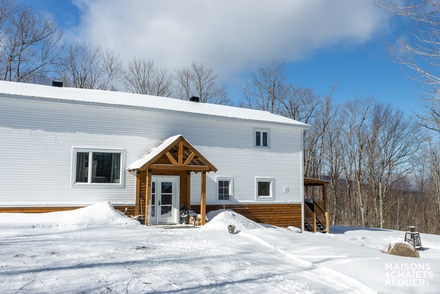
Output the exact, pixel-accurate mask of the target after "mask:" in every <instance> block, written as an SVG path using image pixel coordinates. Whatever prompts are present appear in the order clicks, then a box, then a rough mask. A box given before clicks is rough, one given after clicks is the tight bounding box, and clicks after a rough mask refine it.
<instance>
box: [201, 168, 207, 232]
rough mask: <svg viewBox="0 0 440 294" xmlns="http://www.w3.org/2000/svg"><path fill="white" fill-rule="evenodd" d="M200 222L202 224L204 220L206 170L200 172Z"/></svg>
mask: <svg viewBox="0 0 440 294" xmlns="http://www.w3.org/2000/svg"><path fill="white" fill-rule="evenodd" d="M200 217H201V218H202V219H201V220H200V224H201V225H202V226H203V225H205V222H206V172H202V195H200Z"/></svg>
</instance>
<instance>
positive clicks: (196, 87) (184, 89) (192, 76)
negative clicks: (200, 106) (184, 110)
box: [174, 62, 229, 104]
mask: <svg viewBox="0 0 440 294" xmlns="http://www.w3.org/2000/svg"><path fill="white" fill-rule="evenodd" d="M217 77H218V76H217V75H216V74H214V71H213V70H212V69H211V68H207V67H206V65H204V64H201V63H196V62H193V63H192V64H191V66H189V67H187V68H177V69H176V70H175V75H174V79H175V81H176V83H177V86H176V95H177V98H180V99H183V100H188V99H190V98H191V97H192V96H197V97H199V98H200V102H205V103H213V104H229V98H228V97H227V94H226V91H225V88H224V87H223V86H219V85H218V83H217Z"/></svg>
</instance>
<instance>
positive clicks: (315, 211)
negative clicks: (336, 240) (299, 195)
mask: <svg viewBox="0 0 440 294" xmlns="http://www.w3.org/2000/svg"><path fill="white" fill-rule="evenodd" d="M304 214H305V215H304V229H305V230H307V231H309V232H315V233H316V232H319V233H328V232H329V226H328V213H327V212H326V211H325V210H324V209H323V208H322V207H321V206H320V205H319V204H318V203H317V202H316V201H314V200H313V199H311V201H310V202H308V201H305V202H304Z"/></svg>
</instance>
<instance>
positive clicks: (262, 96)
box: [241, 59, 297, 116]
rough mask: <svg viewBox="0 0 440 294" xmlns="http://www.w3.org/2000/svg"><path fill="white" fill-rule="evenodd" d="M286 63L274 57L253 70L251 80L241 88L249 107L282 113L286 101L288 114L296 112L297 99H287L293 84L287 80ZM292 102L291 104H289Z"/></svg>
mask: <svg viewBox="0 0 440 294" xmlns="http://www.w3.org/2000/svg"><path fill="white" fill-rule="evenodd" d="M285 70H286V63H285V62H284V61H281V60H278V59H272V60H269V61H268V62H266V63H264V64H262V65H261V66H260V67H259V68H258V69H257V70H255V71H251V80H250V81H249V83H247V84H246V85H245V86H244V87H242V88H241V92H242V93H243V96H244V98H245V99H246V101H247V104H248V107H250V108H255V109H260V110H265V111H269V112H272V113H280V111H281V108H282V106H283V103H285V105H284V106H285V109H284V111H286V114H287V115H288V116H292V115H293V116H294V115H295V114H296V110H295V107H296V106H297V105H295V102H296V101H293V100H291V101H287V100H288V99H289V98H291V96H292V90H293V89H292V85H291V84H289V83H288V82H287V76H286V73H285ZM289 104H290V105H289Z"/></svg>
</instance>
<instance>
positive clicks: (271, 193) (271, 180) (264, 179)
mask: <svg viewBox="0 0 440 294" xmlns="http://www.w3.org/2000/svg"><path fill="white" fill-rule="evenodd" d="M260 182H265V183H269V184H270V186H269V195H263V196H259V195H258V183H260ZM255 199H256V200H261V201H272V200H275V179H274V178H272V177H255Z"/></svg>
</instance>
